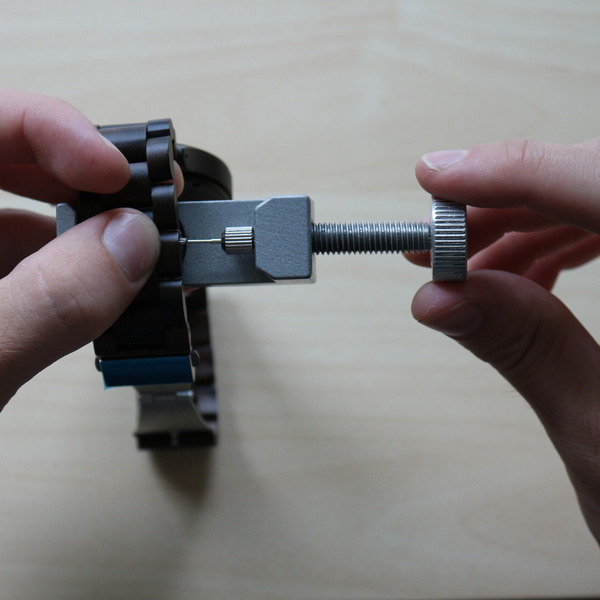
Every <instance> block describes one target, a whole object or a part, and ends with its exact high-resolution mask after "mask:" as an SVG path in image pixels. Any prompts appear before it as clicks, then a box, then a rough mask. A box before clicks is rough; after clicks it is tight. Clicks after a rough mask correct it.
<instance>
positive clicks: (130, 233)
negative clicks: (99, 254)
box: [102, 211, 160, 283]
mask: <svg viewBox="0 0 600 600" xmlns="http://www.w3.org/2000/svg"><path fill="white" fill-rule="evenodd" d="M102 241H103V242H104V246H105V248H106V249H107V250H108V251H109V253H110V254H111V255H112V257H113V258H114V259H115V262H116V263H117V264H118V265H119V267H121V269H122V270H123V272H124V273H125V275H127V278H128V279H129V281H131V282H132V283H135V282H137V281H140V279H142V278H143V277H144V275H146V274H147V273H148V272H149V271H150V270H151V269H152V268H154V265H155V264H156V261H157V260H158V255H159V253H160V237H159V235H158V230H157V229H156V227H155V226H154V223H153V222H152V221H151V220H150V219H149V218H148V217H146V216H145V215H143V214H141V213H138V212H129V211H127V212H119V213H117V214H116V215H115V216H114V217H113V218H112V219H111V220H110V221H109V222H108V224H107V225H106V227H105V228H104V233H103V234H102Z"/></svg>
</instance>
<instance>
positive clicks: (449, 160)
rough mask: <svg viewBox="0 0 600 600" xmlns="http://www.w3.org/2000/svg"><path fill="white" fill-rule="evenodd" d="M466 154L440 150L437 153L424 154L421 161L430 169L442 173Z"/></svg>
mask: <svg viewBox="0 0 600 600" xmlns="http://www.w3.org/2000/svg"><path fill="white" fill-rule="evenodd" d="M468 152H469V151H468V150H440V151H439V152H429V153H428V154H424V155H423V157H422V160H423V162H424V163H425V164H426V165H427V166H428V167H429V168H430V169H433V170H434V171H443V170H444V169H447V168H448V167H449V166H451V165H453V164H455V163H457V162H458V161H459V160H462V159H463V158H464V157H465V156H466V155H467V154H468Z"/></svg>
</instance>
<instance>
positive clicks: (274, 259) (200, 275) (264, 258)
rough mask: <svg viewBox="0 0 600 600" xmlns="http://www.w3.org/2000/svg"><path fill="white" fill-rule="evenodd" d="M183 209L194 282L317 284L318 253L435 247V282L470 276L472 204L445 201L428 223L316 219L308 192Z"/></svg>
mask: <svg viewBox="0 0 600 600" xmlns="http://www.w3.org/2000/svg"><path fill="white" fill-rule="evenodd" d="M179 213H180V218H181V222H182V227H183V230H184V232H185V237H182V239H181V243H182V244H183V245H185V246H186V253H185V256H184V260H183V279H184V283H186V284H187V285H203V286H207V285H236V284H244V283H254V284H256V283H283V282H292V281H300V282H302V281H304V282H307V283H310V282H314V281H315V265H314V254H347V253H373V252H385V253H389V252H397V253H408V252H411V253H412V252H427V251H429V252H430V253H431V266H432V271H433V279H434V281H462V280H464V279H465V277H466V273H467V223H466V208H465V207H464V206H463V205H461V204H456V203H454V202H450V201H448V200H442V199H439V198H433V200H432V208H431V219H430V222H428V223H427V222H420V223H405V222H402V223H397V222H393V223H389V222H388V223H314V222H313V218H312V201H311V200H310V198H308V196H283V197H274V198H270V199H269V200H265V201H255V200H241V201H239V200H238V201H235V200H234V201H225V202H210V201H209V202H206V201H205V202H197V203H194V202H186V203H182V204H181V205H180V207H179ZM232 223H236V225H232ZM242 223H244V225H242ZM215 232H220V235H219V236H218V237H216V236H215V235H214V234H215ZM211 234H212V235H211Z"/></svg>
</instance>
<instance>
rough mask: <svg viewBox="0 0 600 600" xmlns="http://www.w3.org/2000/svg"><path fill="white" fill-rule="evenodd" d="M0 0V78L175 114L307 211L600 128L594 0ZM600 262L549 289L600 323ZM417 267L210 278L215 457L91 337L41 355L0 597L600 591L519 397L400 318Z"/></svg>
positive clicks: (339, 211)
mask: <svg viewBox="0 0 600 600" xmlns="http://www.w3.org/2000/svg"><path fill="white" fill-rule="evenodd" d="M1 7H2V8H1V13H0V33H1V35H0V48H1V52H0V82H1V83H2V85H5V86H8V87H17V88H24V89H28V90H31V91H36V92H41V93H45V94H50V95H54V96H59V97H61V98H64V99H65V100H67V101H69V102H71V103H72V104H74V105H75V106H77V107H78V108H79V109H80V110H82V111H83V112H84V113H85V114H87V115H88V116H89V117H90V119H91V120H92V121H93V122H96V123H121V122H122V123H125V122H135V121H145V120H147V119H152V118H161V117H171V118H172V119H173V120H174V123H175V126H176V129H177V133H178V139H179V141H181V142H184V143H189V144H192V145H196V146H199V147H201V148H204V149H206V150H208V151H210V152H212V153H214V154H216V155H218V156H220V157H221V158H222V159H223V160H225V161H226V162H227V163H228V165H229V167H230V168H231V171H232V173H233V176H234V190H235V197H236V198H238V199H242V198H266V197H269V196H273V195H282V194H309V195H310V196H311V197H312V198H313V200H314V202H315V209H316V216H317V218H318V220H321V221H324V220H379V219H385V220H388V219H389V220H399V219H408V220H418V219H420V218H421V217H422V216H424V215H426V214H427V212H428V210H429V199H428V196H427V195H426V194H425V193H424V192H423V191H422V190H421V189H420V188H419V186H418V184H417V182H416V180H415V177H414V172H413V170H414V164H415V163H416V161H417V159H418V158H419V156H420V155H421V154H423V153H424V152H426V151H431V150H438V149H447V148H463V147H468V146H470V145H472V144H476V143H482V142H487V141H493V140H498V139H504V138H510V137H529V138H533V139H540V140H545V141H556V142H563V143H575V142H578V141H581V140H583V139H586V138H590V137H593V136H596V135H598V134H600V117H599V102H598V100H599V97H600V66H599V65H600V61H599V60H598V58H599V54H600V33H599V31H600V4H599V3H598V2H594V1H592V0H571V1H570V2H565V1H559V0H521V1H520V2H516V1H514V0H470V1H467V0H444V1H442V0H437V1H435V0H434V1H429V0H395V1H393V0H279V1H276V0H255V1H253V2H248V1H247V0H219V1H218V2H216V1H213V2H209V1H207V0H174V1H171V2H164V1H162V2H159V1H157V0H145V1H144V2H140V1H137V0H118V1H117V0H104V1H103V2H92V1H91V0H56V1H55V2H53V3H51V4H50V3H47V2H42V0H30V1H29V2H21V3H16V2H9V1H8V0H4V1H3V2H2V3H1ZM0 200H1V204H2V206H21V205H34V203H30V202H27V201H22V200H20V199H16V198H14V197H11V196H8V195H7V194H4V195H2V196H1V198H0ZM42 208H43V207H42ZM46 210H47V209H46ZM599 275H600V268H599V266H598V265H590V266H587V267H585V268H583V269H580V270H577V271H574V272H570V273H567V274H565V275H564V276H562V277H561V279H560V281H559V284H558V287H557V291H556V293H557V294H558V295H559V296H560V297H561V298H563V299H565V300H566V301H567V302H568V303H569V305H570V306H571V307H572V308H573V310H574V312H575V314H576V315H577V316H579V317H580V318H581V319H583V320H584V321H585V322H586V323H587V324H588V325H589V326H590V329H591V330H592V332H593V333H595V334H597V335H600V320H599V319H598V318H597V314H598V292H599V287H600V284H598V276H599ZM428 278H429V272H428V271H427V270H424V269H418V268H416V267H414V266H412V265H410V264H409V263H407V262H406V261H405V260H404V259H402V258H401V257H398V256H383V257H382V256H375V255H374V256H361V257H353V256H349V257H319V258H318V283H317V284H316V285H313V286H281V287H268V286H267V287H253V288H233V287H232V288H220V289H211V290H210V294H209V295H210V311H211V313H210V314H211V327H212V335H213V344H214V351H215V356H216V370H217V384H218V394H219V402H220V418H221V421H220V423H221V439H220V444H219V446H218V447H217V448H216V449H212V450H200V451H183V452H167V453H156V454H152V453H147V452H138V451H137V450H136V449H135V443H134V439H133V438H132V436H131V432H132V431H133V429H134V427H135V406H134V394H133V392H132V391H131V390H130V389H113V390H110V391H104V390H103V389H102V383H101V379H100V376H99V375H98V373H97V372H96V371H95V369H94V365H93V353H92V349H91V347H86V348H84V349H82V350H81V351H79V352H77V353H75V354H74V355H72V356H69V357H67V358H65V359H63V360H61V361H59V362H58V363H57V364H55V365H53V366H52V367H50V368H48V369H47V370H46V371H45V372H43V373H42V374H40V375H39V376H38V377H36V378H35V379H34V380H33V381H31V382H30V383H29V384H27V385H26V386H25V387H23V388H22V390H21V391H20V392H19V393H18V395H17V396H16V397H15V398H14V399H13V401H12V402H11V403H10V404H9V405H8V406H7V408H6V409H5V410H4V412H3V413H2V415H1V416H0V482H1V485H0V490H1V491H0V598H1V599H2V600H4V599H10V600H21V599H24V600H25V599H27V600H30V599H44V600H46V599H49V600H53V599H57V600H58V599H60V600H65V599H71V598H76V599H86V600H94V599H107V598H110V599H113V598H127V599H132V598H136V599H137V598H140V599H145V600H158V599H169V600H180V599H181V600H183V599H186V600H187V599H190V598H202V599H208V600H211V599H219V600H228V599H257V600H258V599H260V600H269V599H282V600H288V599H289V600H292V599H298V600H303V599H325V598H327V599H339V600H362V599H373V600H380V599H396V598H415V599H416V598H436V599H441V598H466V597H469V598H474V597H477V598H488V597H490V598H492V597H494V598H498V597H519V596H530V597H531V596H544V595H547V596H549V595H552V596H569V595H571V596H573V595H593V594H600V554H599V552H598V549H597V547H596V544H595V542H594V541H593V540H592V537H591V535H590V534H589V533H588V531H587V529H586V527H585V525H584V523H583V519H582V517H581V515H580V513H579V510H578V507H577V504H576V500H575V497H574V493H573V491H572V490H571V487H570V485H569V483H568V481H567V477H566V475H565V472H564V468H563V466H562V464H561V462H560V460H559V459H558V457H557V455H556V454H555V451H554V450H553V448H552V446H551V444H550V442H549V441H548V439H547V438H546V437H545V434H544V432H543V430H542V428H541V426H540V425H539V423H538V421H537V420H536V418H535V416H534V414H533V412H532V410H531V409H530V408H529V407H528V406H527V405H526V404H525V402H524V401H523V400H522V399H521V398H520V397H519V396H518V395H517V394H516V393H515V392H514V391H513V390H512V389H511V388H510V387H509V386H508V384H506V383H505V382H504V381H503V380H502V379H501V378H500V377H499V376H498V375H497V374H496V373H495V371H493V370H492V369H491V368H490V367H489V366H487V365H485V364H483V363H480V362H479V361H478V360H476V359H475V358H473V357H472V356H470V355H469V354H467V353H466V352H465V351H463V350H462V349H460V348H459V347H458V346H457V345H456V344H454V343H453V342H452V341H450V340H448V339H446V338H444V337H443V336H440V335H438V334H435V333H433V332H431V331H428V330H426V329H425V328H424V327H422V326H420V325H418V324H417V323H416V322H414V321H413V319H412V317H411V315H410V309H409V307H410V302H411V298H412V296H413V294H414V292H415V291H416V290H417V289H418V287H419V286H420V285H421V284H422V283H424V282H426V281H427V280H428Z"/></svg>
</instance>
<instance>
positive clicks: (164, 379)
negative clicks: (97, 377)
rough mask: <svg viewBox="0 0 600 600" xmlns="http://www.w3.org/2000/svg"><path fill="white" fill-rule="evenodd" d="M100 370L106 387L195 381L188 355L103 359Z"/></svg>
mask: <svg viewBox="0 0 600 600" xmlns="http://www.w3.org/2000/svg"><path fill="white" fill-rule="evenodd" d="M100 371H102V375H103V377H104V385H105V387H117V386H121V385H160V384H169V383H190V382H192V381H194V370H193V368H192V361H191V359H190V357H189V356H188V355H185V356H158V357H150V358H127V359H120V360H101V361H100Z"/></svg>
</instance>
